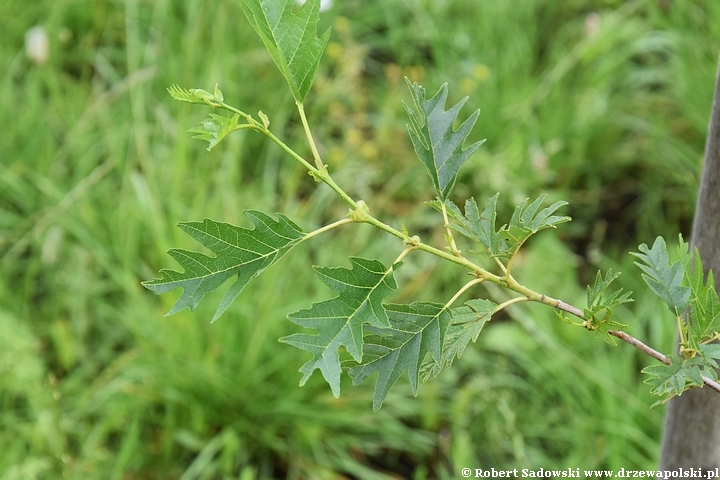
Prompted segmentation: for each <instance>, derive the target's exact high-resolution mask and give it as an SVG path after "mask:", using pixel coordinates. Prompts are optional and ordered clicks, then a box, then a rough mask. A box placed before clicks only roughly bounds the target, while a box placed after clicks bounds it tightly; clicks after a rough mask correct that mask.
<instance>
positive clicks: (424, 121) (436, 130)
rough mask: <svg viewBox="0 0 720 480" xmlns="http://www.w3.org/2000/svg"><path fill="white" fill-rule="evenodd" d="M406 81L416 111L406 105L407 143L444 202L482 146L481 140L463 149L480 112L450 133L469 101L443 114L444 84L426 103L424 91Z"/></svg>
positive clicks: (445, 86)
mask: <svg viewBox="0 0 720 480" xmlns="http://www.w3.org/2000/svg"><path fill="white" fill-rule="evenodd" d="M405 81H406V82H407V84H408V87H409V88H410V93H411V94H412V97H413V103H414V106H415V109H412V108H410V107H409V106H408V105H407V104H405V109H406V110H407V113H408V116H409V117H410V124H409V125H408V132H409V133H410V139H411V140H412V144H413V148H414V149H415V153H417V155H418V157H419V158H420V161H421V162H422V163H423V165H424V166H425V168H426V169H427V171H428V173H429V174H430V178H431V179H432V182H433V185H434V186H435V190H437V194H438V197H439V198H440V200H441V201H444V200H446V199H447V198H448V196H449V195H450V191H451V190H452V188H453V186H454V185H455V180H456V178H457V174H458V171H459V170H460V167H462V165H463V164H464V163H465V161H466V160H467V159H468V157H469V156H470V155H471V154H472V153H473V152H474V151H475V150H477V149H478V147H479V146H480V145H481V144H482V143H483V142H484V140H482V141H479V142H475V143H473V144H472V145H470V146H469V147H468V148H467V149H465V150H463V148H462V147H463V143H465V139H466V138H467V136H468V135H469V134H470V130H472V127H473V125H475V122H476V121H477V118H478V115H479V114H480V110H476V111H475V112H474V113H473V114H472V115H471V116H470V118H468V119H467V120H465V122H463V124H462V125H460V126H459V127H458V129H457V130H453V128H452V126H453V122H454V121H455V120H456V118H457V115H458V112H459V111H460V108H462V106H463V105H464V104H465V102H466V101H467V99H468V97H465V98H464V99H462V100H460V102H459V103H458V104H457V105H455V106H454V107H452V108H451V109H450V110H448V111H447V112H446V111H445V101H446V100H447V95H448V90H447V84H443V86H442V87H440V90H439V91H438V92H437V93H436V94H435V96H434V97H432V98H431V99H429V100H426V99H425V88H424V87H422V86H420V85H418V84H417V83H412V84H411V83H410V80H408V79H407V78H406V79H405Z"/></svg>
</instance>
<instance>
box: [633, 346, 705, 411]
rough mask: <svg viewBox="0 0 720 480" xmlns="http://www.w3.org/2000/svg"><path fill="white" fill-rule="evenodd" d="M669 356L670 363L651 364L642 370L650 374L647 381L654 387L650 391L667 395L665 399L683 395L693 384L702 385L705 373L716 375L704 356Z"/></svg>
mask: <svg viewBox="0 0 720 480" xmlns="http://www.w3.org/2000/svg"><path fill="white" fill-rule="evenodd" d="M667 358H669V359H670V361H671V362H672V363H671V364H670V365H666V364H661V365H651V366H649V367H645V368H644V369H643V370H642V371H643V373H645V374H647V375H648V376H649V378H647V379H646V380H645V383H647V384H648V385H650V386H651V387H652V388H651V390H650V393H652V394H654V395H662V396H665V397H666V398H665V400H668V399H669V398H671V397H673V396H675V395H681V394H682V393H683V392H684V391H685V390H686V389H687V388H690V387H692V386H702V385H703V379H702V376H703V375H712V376H714V377H716V375H714V374H715V372H714V370H713V369H712V367H713V364H712V363H710V362H708V361H707V360H705V359H704V358H702V357H692V358H688V359H683V358H682V357H680V356H678V355H668V356H667ZM713 363H714V362H713ZM715 366H716V365H715Z"/></svg>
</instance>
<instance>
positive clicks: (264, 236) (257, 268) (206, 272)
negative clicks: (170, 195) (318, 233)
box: [142, 210, 305, 321]
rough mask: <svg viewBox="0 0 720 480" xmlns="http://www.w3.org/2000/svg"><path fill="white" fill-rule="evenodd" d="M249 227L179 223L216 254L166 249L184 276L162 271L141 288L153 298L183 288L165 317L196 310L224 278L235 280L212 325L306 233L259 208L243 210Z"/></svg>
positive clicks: (205, 222)
mask: <svg viewBox="0 0 720 480" xmlns="http://www.w3.org/2000/svg"><path fill="white" fill-rule="evenodd" d="M244 213H245V215H247V217H248V218H250V220H251V221H252V223H253V224H254V226H255V227H254V228H253V229H248V228H242V227H236V226H235V225H230V224H229V223H222V222H216V221H214V220H210V219H207V218H206V219H205V220H203V221H202V222H182V223H179V224H178V226H179V227H180V228H181V229H183V230H184V231H185V233H187V234H188V235H190V236H191V237H193V238H194V239H195V240H197V241H198V242H200V243H202V244H203V245H204V246H205V247H207V248H209V249H210V250H211V251H212V252H213V253H214V254H215V255H216V256H215V257H210V256H208V255H205V254H203V253H200V252H193V251H189V250H180V249H175V248H173V249H170V250H168V254H170V256H171V257H173V258H174V259H175V260H177V262H178V263H179V264H180V265H181V266H182V267H183V268H184V270H185V271H184V272H177V271H175V270H168V269H163V270H160V273H161V274H162V277H160V278H156V279H153V280H150V281H147V282H142V285H143V286H144V287H146V288H148V289H150V290H152V291H154V292H155V293H157V294H161V293H165V292H168V291H170V290H174V289H176V288H178V287H182V288H183V294H182V295H181V296H180V298H179V299H178V301H177V302H176V303H175V305H174V306H173V307H172V309H171V310H170V311H169V312H168V313H167V315H172V314H174V313H177V312H179V311H180V310H182V309H184V308H186V307H187V308H190V310H195V308H196V307H197V306H198V303H200V300H201V299H202V297H203V296H204V295H205V294H206V293H209V292H212V291H214V290H215V289H217V288H218V287H219V286H220V285H222V284H223V283H225V281H226V280H228V279H230V278H233V277H236V278H237V280H236V281H235V283H234V284H233V285H232V286H231V287H230V289H229V290H228V291H227V292H226V293H225V295H224V296H223V298H222V299H221V300H220V305H219V306H218V308H217V310H216V312H215V315H214V317H213V321H215V320H217V319H218V318H219V317H220V315H222V314H223V312H224V311H225V310H226V309H227V308H228V307H229V306H230V304H231V303H232V302H233V300H235V298H236V297H237V296H238V295H239V294H240V292H241V291H242V290H243V288H245V286H246V285H247V284H248V282H249V281H250V280H252V279H253V277H255V276H256V275H258V274H260V273H261V272H262V271H263V270H265V269H266V268H268V267H269V266H270V265H272V264H273V263H275V262H276V261H278V260H279V259H280V257H282V256H283V255H284V254H285V253H286V252H287V251H288V250H289V249H290V248H291V247H292V246H294V245H295V244H297V243H298V242H300V241H301V240H302V239H303V237H304V236H305V233H304V232H303V231H302V229H300V227H298V226H297V225H295V224H294V223H293V222H292V221H291V220H290V219H288V218H287V217H286V216H285V215H282V214H277V217H278V220H277V221H276V220H274V219H273V218H272V217H270V216H268V215H266V214H264V213H262V212H259V211H257V210H246V211H245V212H244Z"/></svg>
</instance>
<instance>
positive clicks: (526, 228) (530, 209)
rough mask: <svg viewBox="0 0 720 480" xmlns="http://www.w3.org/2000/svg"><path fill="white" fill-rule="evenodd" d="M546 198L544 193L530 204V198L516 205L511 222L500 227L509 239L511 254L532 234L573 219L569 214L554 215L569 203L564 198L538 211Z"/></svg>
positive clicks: (507, 239)
mask: <svg viewBox="0 0 720 480" xmlns="http://www.w3.org/2000/svg"><path fill="white" fill-rule="evenodd" d="M545 198H547V194H542V195H540V196H539V197H538V198H536V199H535V201H533V202H532V203H531V204H530V205H527V202H528V200H525V201H524V202H523V203H521V204H520V205H518V206H517V207H515V212H514V213H513V216H512V218H511V219H510V223H509V224H508V225H506V226H503V227H502V228H501V229H500V234H501V235H502V236H503V238H505V240H506V241H507V250H508V251H509V253H510V254H511V255H512V254H514V253H515V252H516V251H517V250H518V249H519V248H520V246H521V245H522V244H523V243H524V242H525V240H527V239H528V238H529V237H530V236H531V235H534V234H536V233H537V232H539V231H541V230H545V229H547V228H556V227H557V226H558V225H559V224H561V223H565V222H569V221H570V220H571V218H570V217H568V216H564V215H562V216H561V215H553V213H555V212H556V211H557V210H558V209H559V208H560V207H563V206H565V205H567V204H568V203H567V202H566V201H564V200H560V201H557V202H555V203H553V204H552V205H550V206H549V207H546V208H544V209H542V210H540V211H538V210H539V209H540V206H541V205H542V203H543V202H544V201H545ZM526 205H527V206H526Z"/></svg>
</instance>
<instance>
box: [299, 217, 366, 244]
mask: <svg viewBox="0 0 720 480" xmlns="http://www.w3.org/2000/svg"><path fill="white" fill-rule="evenodd" d="M348 223H353V220H352V219H351V218H343V219H342V220H338V221H337V222H334V223H331V224H330V225H325V226H324V227H321V228H318V229H317V230H313V231H312V232H310V233H308V234H307V235H305V236H304V237H303V238H302V240H300V241H301V242H304V241H305V240H309V239H311V238H312V237H314V236H315V235H320V234H321V233H325V232H327V231H329V230H332V229H333V228H335V227H339V226H340V225H346V224H348Z"/></svg>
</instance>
